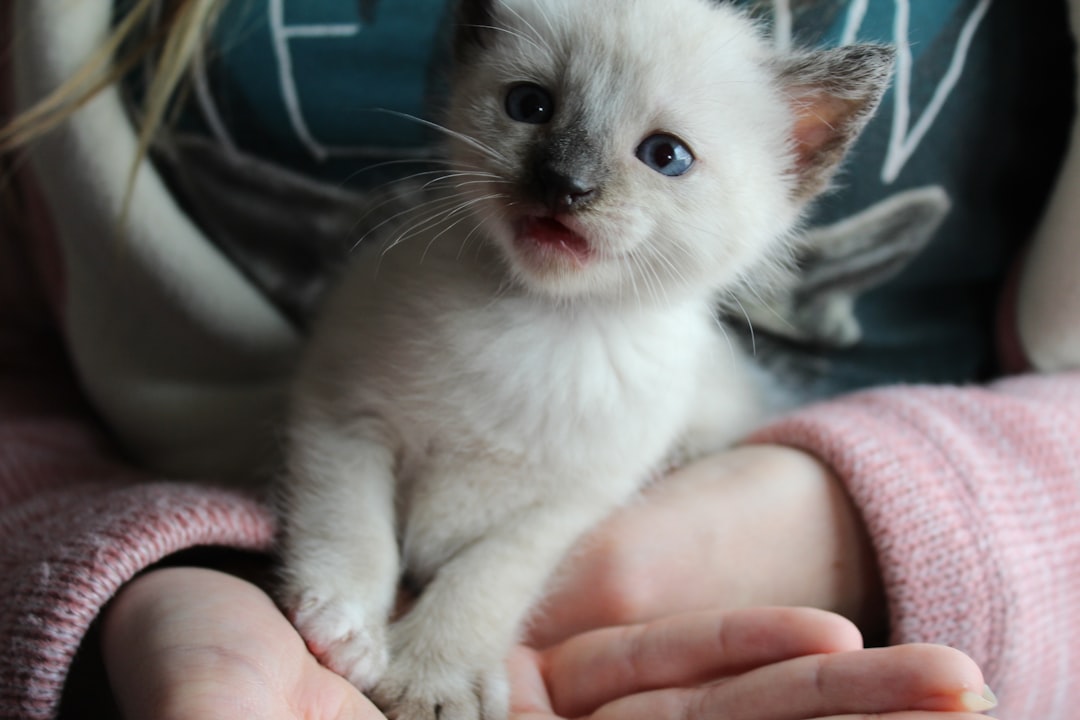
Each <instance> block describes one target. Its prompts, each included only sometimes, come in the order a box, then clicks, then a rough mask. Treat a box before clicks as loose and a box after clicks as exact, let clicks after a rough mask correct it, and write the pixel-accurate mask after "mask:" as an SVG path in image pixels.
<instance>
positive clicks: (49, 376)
mask: <svg viewBox="0 0 1080 720" xmlns="http://www.w3.org/2000/svg"><path fill="white" fill-rule="evenodd" d="M11 189H12V188H11V187H9V190H11ZM22 200H23V201H24V203H25V202H26V201H28V200H29V198H27V197H24V198H22ZM24 207H25V205H24ZM10 220H11V215H7V216H5V215H3V212H2V211H0V224H3V225H4V227H3V228H0V718H10V719H13V720H14V719H18V720H22V719H24V718H25V719H30V718H51V717H54V716H55V714H56V712H57V708H58V706H59V703H60V699H61V693H62V690H63V687H64V683H65V681H66V679H67V676H68V673H69V669H70V667H71V663H72V658H73V657H74V656H75V653H76V650H77V649H78V648H79V646H80V644H81V643H82V642H83V639H84V638H85V636H86V633H87V629H88V628H89V627H90V624H91V623H92V622H93V620H94V618H95V617H97V615H98V614H99V613H100V611H101V609H102V607H103V606H104V605H105V603H106V602H108V600H109V599H110V598H111V597H112V596H113V594H114V593H115V592H116V590H117V589H118V588H119V587H120V586H121V585H123V584H124V583H125V582H127V581H128V580H130V579H131V578H132V577H133V576H134V575H135V574H136V573H138V572H139V571H141V570H143V569H145V568H147V567H149V566H150V565H152V564H153V563H155V562H157V561H158V560H160V559H162V558H164V557H166V556H168V555H170V554H172V553H174V552H177V551H179V550H183V549H187V548H193V547H197V546H208V545H213V546H228V547H233V548H240V549H266V548H267V547H268V546H269V545H270V542H271V539H272V536H273V523H272V519H271V517H270V513H269V512H268V511H267V510H266V509H265V508H264V506H262V505H261V504H259V503H258V502H257V501H256V500H255V499H254V498H251V497H247V496H244V495H242V494H239V493H233V492H228V491H224V490H214V489H210V488H207V487H199V486H196V485H192V484H181V483H170V482H164V481H158V480H155V479H154V478H151V477H147V476H145V475H144V474H141V473H139V472H138V471H135V470H134V469H132V468H131V467H129V466H127V465H125V464H124V463H123V462H122V461H121V460H120V459H119V455H118V453H116V452H115V450H114V448H113V446H112V444H111V443H110V441H109V439H108V438H107V437H106V436H105V435H104V433H103V432H101V431H100V430H99V429H98V424H97V423H96V422H95V421H94V419H93V416H92V415H91V413H90V412H89V410H88V409H87V408H86V407H85V405H84V404H83V402H82V400H81V393H80V392H79V389H78V387H77V385H76V383H75V382H74V380H73V378H72V376H71V372H70V370H69V368H68V366H67V364H66V362H65V360H64V353H63V350H62V348H61V345H60V342H59V341H58V339H57V337H56V334H55V330H54V329H53V327H54V325H55V322H54V320H55V318H54V317H53V316H52V313H51V310H50V308H49V305H48V303H47V302H46V301H45V299H44V297H43V295H44V294H43V292H42V285H45V286H48V285H49V283H39V282H37V277H38V273H37V272H36V270H37V263H31V262H29V258H28V257H27V255H28V253H27V252H24V250H25V249H26V246H25V244H23V243H17V242H15V241H14V240H13V235H16V234H18V235H20V236H21V235H23V233H22V232H21V230H23V229H20V228H12V227H9V226H8V225H9V224H10ZM56 288H57V286H56V285H55V284H54V285H53V288H52V290H53V292H56V291H57V290H56ZM91 714H92V713H91Z"/></svg>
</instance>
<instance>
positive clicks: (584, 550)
mask: <svg viewBox="0 0 1080 720" xmlns="http://www.w3.org/2000/svg"><path fill="white" fill-rule="evenodd" d="M762 605H784V606H806V607H817V608H823V609H827V610H832V611H835V612H838V613H841V614H843V615H845V616H846V617H849V618H851V619H853V620H855V621H856V622H857V623H858V624H859V626H860V627H861V628H862V629H863V631H864V633H865V634H867V635H872V634H877V633H878V632H879V631H881V630H882V629H883V628H884V625H885V618H884V600H883V597H882V590H881V581H880V579H879V573H878V570H877V568H876V566H875V560H874V554H873V551H872V549H871V547H870V542H869V539H868V537H867V536H866V533H865V531H864V529H863V527H862V524H861V518H860V517H859V515H858V512H857V511H856V510H855V508H854V507H853V505H852V504H851V501H850V500H849V498H848V497H847V494H846V491H845V489H844V488H843V487H842V485H841V483H840V481H839V480H838V479H837V478H836V476H835V475H834V474H833V473H832V471H831V470H829V468H827V467H826V466H825V465H824V464H822V463H821V462H820V461H818V460H817V459H815V458H813V457H811V456H810V455H807V454H805V453H802V452H799V451H797V450H793V449H791V448H786V447H781V446H769V445H761V446H747V447H738V448H734V449H732V450H729V451H727V452H724V453H720V454H718V455H714V456H711V457H708V458H705V459H703V460H700V461H698V462H695V463H692V464H690V465H688V466H686V467H684V468H681V469H679V470H677V471H675V472H673V473H672V474H671V475H669V476H668V477H666V478H664V479H663V480H662V481H660V482H657V483H656V484H655V485H654V486H652V487H650V488H648V489H647V490H646V492H645V493H644V494H643V497H642V498H641V499H640V500H638V501H636V502H634V503H632V504H630V505H629V506H628V507H625V508H623V509H622V510H620V511H619V512H617V513H616V514H615V515H614V516H612V517H611V518H609V519H608V520H607V521H606V522H605V523H604V524H602V525H601V526H600V527H599V528H597V529H596V530H595V531H594V532H593V533H592V534H591V535H590V536H589V537H588V538H586V540H585V541H584V542H583V543H582V547H581V549H579V550H578V551H577V552H576V553H575V554H574V555H572V556H571V557H570V558H569V560H568V561H567V562H565V563H564V567H563V568H562V569H561V571H560V575H559V576H558V578H557V580H556V583H555V590H554V592H553V593H552V595H551V596H550V597H549V598H548V599H547V600H546V601H545V602H544V603H543V604H542V606H541V608H540V611H539V612H537V613H536V614H535V620H534V623H533V626H532V628H531V629H530V634H529V639H530V644H533V645H537V646H541V647H542V646H545V645H548V644H551V643H554V642H557V641H559V640H561V639H563V638H566V637H569V636H570V635H574V634H577V633H580V632H583V631H585V630H589V629H592V628H597V627H606V626H610V625H623V624H627V623H636V622H642V621H646V620H652V619H655V618H659V617H663V616H665V615H670V614H674V613H680V612H686V611H692V610H703V609H706V608H715V607H720V608H738V607H753V606H762Z"/></svg>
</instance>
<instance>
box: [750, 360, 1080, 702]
mask: <svg viewBox="0 0 1080 720" xmlns="http://www.w3.org/2000/svg"><path fill="white" fill-rule="evenodd" d="M1077 428H1080V375H1060V376H1057V377H1034V376H1033V377H1022V378H1016V379H1012V380H1007V381H1003V382H1000V383H998V384H996V385H993V386H990V387H988V388H985V389H983V388H940V387H898V388H891V389H885V390H878V391H872V392H867V393H863V394H858V395H853V396H850V397H847V398H844V399H842V400H839V401H836V402H833V403H829V404H825V405H821V406H818V407H812V408H807V409H805V410H804V411H802V412H799V413H797V414H795V415H793V416H791V417H789V418H786V419H784V420H782V421H781V422H779V423H777V424H775V425H773V426H772V427H769V428H767V429H765V430H763V431H762V432H760V433H758V434H757V435H756V436H755V438H754V440H756V441H762V442H776V443H782V444H786V445H791V446H794V447H798V448H801V449H804V450H806V451H808V452H810V453H812V454H814V455H816V456H818V457H820V458H821V459H823V460H824V461H825V462H826V463H828V464H829V465H831V466H832V467H833V468H835V469H836V471H837V472H838V473H839V475H840V476H841V478H843V479H844V481H845V483H846V485H847V487H848V489H849V491H850V493H851V496H852V497H853V498H854V500H855V504H856V505H857V506H858V507H859V508H860V510H861V512H862V514H863V517H864V519H865V522H866V525H867V528H868V530H869V533H870V536H871V537H872V539H873V543H874V545H875V548H876V550H877V555H878V559H879V566H880V567H881V568H882V573H883V580H884V584H885V591H886V595H887V599H888V603H889V610H890V617H891V628H892V640H893V641H894V642H937V643H945V644H948V645H952V646H954V647H956V648H959V649H960V650H963V651H964V652H966V653H968V654H970V655H971V656H972V657H973V658H974V659H975V660H976V661H977V662H978V663H979V664H980V665H981V666H982V668H983V670H984V672H985V673H986V677H987V680H988V682H989V683H990V684H991V686H992V687H993V688H994V689H995V691H997V692H998V695H999V698H1000V700H1001V703H1002V704H1001V707H1000V709H999V713H1000V716H1001V717H1008V718H1025V719H1026V718H1076V717H1080V711H1078V710H1077V709H1076V706H1075V702H1073V701H1072V699H1071V689H1072V687H1074V682H1075V679H1076V678H1077V677H1080V638H1078V637H1077V635H1076V633H1075V628H1076V627H1078V626H1080V464H1078V460H1080V458H1078V457H1077V449H1078V448H1080V444H1078V442H1077V439H1078V438H1077Z"/></svg>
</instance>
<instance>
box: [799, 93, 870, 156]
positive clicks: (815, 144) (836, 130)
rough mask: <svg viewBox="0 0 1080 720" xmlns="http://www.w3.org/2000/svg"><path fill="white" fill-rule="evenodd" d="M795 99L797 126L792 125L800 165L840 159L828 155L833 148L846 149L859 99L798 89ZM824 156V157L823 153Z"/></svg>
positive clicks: (837, 149)
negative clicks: (799, 90)
mask: <svg viewBox="0 0 1080 720" xmlns="http://www.w3.org/2000/svg"><path fill="white" fill-rule="evenodd" d="M795 98H796V99H795V100H794V102H793V104H794V109H795V126H794V128H792V135H793V139H794V140H795V148H796V151H797V155H798V157H797V161H798V165H799V168H800V169H802V168H810V167H815V166H818V165H820V164H821V163H822V162H823V161H825V162H826V163H828V162H829V160H830V159H831V160H833V161H837V162H838V161H839V160H840V158H839V157H836V158H829V157H827V156H828V155H829V154H830V150H835V151H837V153H838V154H840V153H842V152H843V148H844V146H845V145H846V143H847V141H848V139H849V134H850V130H849V125H850V123H851V119H852V115H853V114H854V113H856V112H858V109H859V103H858V102H856V101H852V100H844V99H841V98H837V97H833V96H831V95H826V94H823V93H821V92H820V91H818V92H814V91H807V92H804V93H797V94H796V95H795ZM823 156H825V157H823Z"/></svg>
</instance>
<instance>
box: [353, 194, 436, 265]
mask: <svg viewBox="0 0 1080 720" xmlns="http://www.w3.org/2000/svg"><path fill="white" fill-rule="evenodd" d="M395 199H396V198H393V199H391V200H388V201H387V202H393V200H395ZM456 202H457V198H439V199H435V200H429V201H428V202H425V203H421V204H419V205H415V206H410V207H408V208H406V209H405V210H402V211H400V212H396V213H394V214H393V215H391V216H390V217H388V218H385V219H383V220H382V221H381V222H379V223H377V224H376V225H375V226H374V227H372V228H369V229H368V231H367V232H366V233H364V234H363V235H362V236H360V239H359V240H357V241H356V242H355V243H353V246H352V247H351V248H350V249H349V253H352V252H353V251H355V250H356V248H357V247H359V246H360V244H361V243H362V242H364V240H366V239H367V238H368V237H370V236H371V235H372V234H373V233H375V232H377V231H378V230H380V229H382V228H383V227H386V225H388V224H390V223H392V222H394V221H395V220H397V219H398V218H400V217H403V216H405V215H408V214H409V213H414V212H417V211H418V210H421V209H422V208H425V207H431V206H433V205H452V204H454V203H456ZM384 252H385V251H384Z"/></svg>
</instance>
